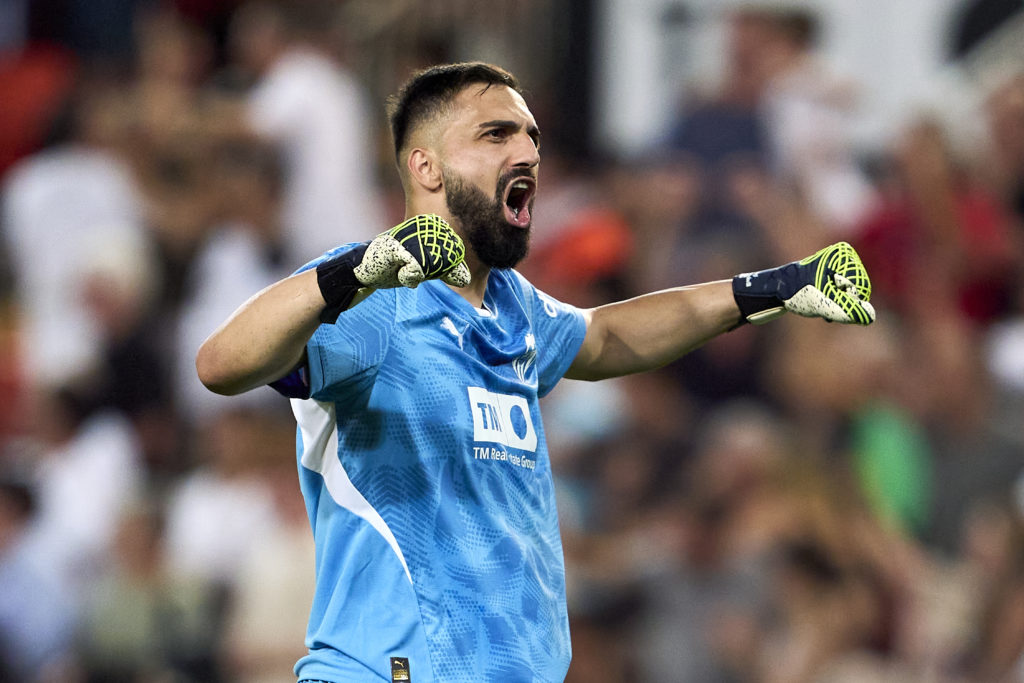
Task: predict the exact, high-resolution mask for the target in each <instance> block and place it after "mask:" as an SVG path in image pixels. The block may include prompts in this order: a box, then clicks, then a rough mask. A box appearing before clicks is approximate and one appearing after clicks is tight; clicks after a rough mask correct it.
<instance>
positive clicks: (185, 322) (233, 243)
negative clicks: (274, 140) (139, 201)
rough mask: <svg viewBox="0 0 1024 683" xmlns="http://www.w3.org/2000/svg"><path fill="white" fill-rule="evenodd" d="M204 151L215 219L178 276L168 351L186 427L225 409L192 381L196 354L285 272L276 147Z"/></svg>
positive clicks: (227, 143)
mask: <svg viewBox="0 0 1024 683" xmlns="http://www.w3.org/2000/svg"><path fill="white" fill-rule="evenodd" d="M208 152H209V155H210V159H209V161H208V164H209V165H210V166H211V167H212V169H213V171H212V181H213V185H214V187H215V188H216V191H215V193H214V194H215V196H216V200H217V204H218V205H217V207H216V210H215V213H216V218H215V220H214V224H213V226H212V227H211V229H210V232H209V234H208V237H207V238H206V239H205V241H204V242H203V243H202V244H201V246H200V247H199V248H198V250H197V253H196V254H195V257H194V259H193V262H192V264H191V267H190V269H189V271H188V272H187V273H186V274H185V282H184V286H183V289H184V299H183V301H182V305H181V310H180V315H179V316H178V318H177V325H176V335H175V350H174V354H175V358H174V364H175V367H174V372H175V374H174V379H175V391H176V395H177V399H178V401H177V404H178V405H179V406H180V408H181V410H182V411H183V413H184V416H185V417H186V418H187V419H188V420H189V422H191V423H198V422H201V421H202V420H203V419H204V417H205V416H208V415H210V414H212V413H213V412H216V411H217V410H220V409H222V408H223V407H224V406H225V404H226V403H227V401H226V400H225V399H224V398H223V397H220V396H217V395H215V394H212V393H211V392H209V391H207V390H206V388H205V387H203V385H202V384H201V383H200V382H199V381H198V379H197V378H196V373H195V352H196V349H198V348H199V345H200V344H201V343H202V342H203V340H204V339H205V338H206V335H207V334H209V331H210V330H211V329H213V328H215V327H216V326H217V325H218V324H219V322H220V321H221V320H224V319H225V318H227V316H228V315H230V314H231V312H232V311H234V310H235V308H237V307H238V305H239V304H240V303H241V302H243V301H245V299H247V298H248V297H249V296H250V295H251V294H252V292H255V291H259V290H261V289H263V288H264V287H266V286H268V285H270V284H271V283H273V282H275V281H277V280H278V279H280V278H282V277H285V276H286V275H288V274H289V273H290V272H291V269H290V268H287V267H285V265H284V263H283V261H284V246H283V242H282V229H281V212H280V208H281V196H282V183H283V182H284V177H283V168H282V167H281V162H280V159H279V158H278V155H277V153H276V151H275V149H274V148H273V147H271V146H269V145H268V144H266V143H264V142H261V141H259V140H256V139H251V138H247V137H243V138H237V139H227V140H222V141H220V142H218V143H217V144H216V145H214V146H213V147H212V148H211V149H209V150H208ZM274 397H275V395H274V394H273V393H272V392H270V391H267V392H265V394H264V395H263V396H262V398H263V399H264V402H267V399H269V400H271V401H273V402H274V403H276V399H275V398H274ZM257 400H258V399H257Z"/></svg>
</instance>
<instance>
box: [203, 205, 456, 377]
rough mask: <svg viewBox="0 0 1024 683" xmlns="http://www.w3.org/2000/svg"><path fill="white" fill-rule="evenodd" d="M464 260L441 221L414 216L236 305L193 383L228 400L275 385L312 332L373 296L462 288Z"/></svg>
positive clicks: (208, 344) (209, 344)
mask: <svg viewBox="0 0 1024 683" xmlns="http://www.w3.org/2000/svg"><path fill="white" fill-rule="evenodd" d="M464 257H465V247H464V245H463V243H462V240H461V239H460V238H459V236H458V235H456V234H455V232H454V231H452V229H451V227H449V226H448V224H447V223H446V222H445V221H443V220H442V219H441V218H440V217H438V216H434V215H419V216H413V217H412V218H410V219H408V220H406V221H404V222H403V223H401V224H400V225H398V226H395V227H394V228H392V229H391V230H389V231H388V232H385V233H382V234H380V235H378V236H377V237H376V238H374V240H373V241H372V242H369V243H367V244H361V245H358V246H355V247H353V248H351V249H349V250H347V251H343V252H341V253H338V254H335V255H333V256H332V257H331V258H328V259H326V260H324V261H322V262H321V263H320V264H319V265H318V266H317V267H316V268H315V269H311V270H307V271H304V272H301V273H297V274H296V275H292V276H291V277H288V278H285V279H284V280H281V281H279V282H277V283H275V284H273V285H271V286H270V287H267V288H266V289H264V290H263V291H261V292H259V293H258V294H256V295H255V296H253V297H252V298H251V299H249V300H248V301H246V302H245V303H244V304H242V306H241V307H239V309H238V310H237V311H235V312H234V313H233V314H232V315H231V317H230V318H228V319H227V321H225V322H224V324H222V325H221V326H220V327H219V328H217V330H216V331H215V332H214V333H213V334H211V335H210V336H209V337H208V338H207V339H206V341H204V342H203V344H202V346H200V347H199V352H198V353H197V354H196V371H197V372H198V373H199V379H200V380H201V381H202V383H203V384H204V385H206V387H207V388H208V389H210V390H211V391H214V392H216V393H218V394H227V395H233V394H240V393H242V392H244V391H249V390H250V389H255V388H256V387H258V386H262V385H264V384H267V383H268V382H271V381H274V380H277V379H279V378H281V377H283V376H284V375H286V374H288V373H289V372H290V371H291V370H293V369H294V368H295V367H296V366H297V365H298V364H299V363H301V362H302V360H303V357H304V355H305V352H306V343H307V342H308V341H309V340H310V338H311V337H312V336H313V333H314V332H316V329H317V327H319V326H320V325H321V324H322V323H333V322H334V321H335V320H336V319H337V317H338V315H340V314H341V312H342V311H344V310H345V309H347V308H350V307H351V306H354V305H355V304H357V303H358V302H359V301H360V300H361V299H362V298H365V296H366V295H368V294H369V293H370V292H372V291H373V290H374V289H381V288H390V287H415V286H417V285H418V284H419V283H420V282H422V281H423V280H426V279H431V278H439V279H441V280H444V281H445V282H447V283H449V284H451V285H454V286H457V287H465V286H466V285H468V284H469V269H468V268H467V267H466V265H465V263H463V260H464Z"/></svg>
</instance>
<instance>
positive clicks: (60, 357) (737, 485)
mask: <svg viewBox="0 0 1024 683" xmlns="http://www.w3.org/2000/svg"><path fill="white" fill-rule="evenodd" d="M469 59H482V60H488V61H493V62H496V63H499V64H501V65H503V66H505V67H507V68H509V69H510V70H512V71H513V72H515V73H516V74H517V75H518V76H519V77H520V79H521V81H522V82H523V84H524V85H525V87H526V89H527V91H528V93H527V94H528V98H527V99H528V102H529V104H530V106H531V108H532V110H533V112H534V114H535V115H536V117H537V119H538V121H539V123H540V126H541V128H542V129H543V130H544V149H543V152H544V163H543V164H542V172H541V188H542V190H541V193H540V196H539V198H538V200H537V205H536V210H535V216H536V219H535V223H534V226H535V227H534V243H533V248H532V252H531V255H530V256H529V258H528V259H527V261H526V262H524V264H523V265H522V268H521V269H522V270H523V272H524V273H526V274H527V275H528V276H529V277H530V278H532V279H533V280H534V282H535V283H536V284H537V285H538V286H539V287H541V288H542V289H544V290H546V291H548V292H549V293H550V294H552V295H554V296H555V297H558V298H561V299H563V300H565V301H567V302H569V303H572V304H575V305H578V306H590V305H594V304H597V303H603V302H606V301H609V300H612V299H617V298H621V297H627V296H632V295H636V294H639V293H642V292H646V291H650V290H652V289H655V288H662V287H668V286H675V285H680V284H687V283H692V282H698V281H703V280H708V279H719V278H723V277H728V276H730V275H732V274H734V273H736V272H741V271H749V270H756V269H761V268H765V267H769V266H773V265H777V264H779V263H783V262H786V261H790V260H793V259H796V258H800V257H803V256H805V255H807V254H810V253H812V252H814V251H816V250H817V249H819V248H820V247H822V246H824V245H826V244H828V243H831V242H833V241H837V240H839V239H845V240H848V241H850V242H851V243H853V244H854V245H855V246H856V247H857V249H858V250H859V251H860V253H861V255H862V256H863V258H864V261H865V263H866V265H867V267H868V269H869V271H870V273H871V275H872V278H873V281H874V297H873V301H874V302H875V305H876V308H877V309H878V311H879V319H878V322H877V323H876V324H874V325H873V326H871V327H870V328H865V329H852V328H847V327H840V326H837V325H826V324H822V323H820V322H813V321H807V320H803V319H783V320H780V321H778V322H775V323H773V324H771V325H769V326H766V327H751V326H746V327H743V328H741V329H738V330H736V331H734V332H732V333H730V334H728V335H725V336H723V337H721V338H719V339H716V340H714V341H713V342H711V343H709V344H708V345H707V346H706V347H704V348H702V349H700V350H699V351H697V352H695V353H693V354H692V355H690V356H688V357H686V358H684V359H682V360H681V361H679V362H677V363H675V364H673V365H671V366H668V367H666V368H664V369H662V370H660V371H658V372H655V373H648V374H645V375H640V376H634V377H629V378H623V379H619V380H613V381H606V382H602V383H598V384H583V383H575V382H563V383H562V384H561V385H559V387H558V388H557V389H556V390H555V391H554V392H553V393H552V394H551V395H550V396H549V397H548V398H546V399H545V401H544V403H543V407H544V412H545V425H546V431H547V432H548V435H549V440H550V448H551V458H552V463H553V467H554V470H555V472H556V476H557V483H558V487H559V489H560V492H559V496H560V516H561V524H562V531H563V535H564V543H565V552H566V558H567V564H568V588H569V607H570V616H571V620H572V629H573V630H572V633H573V648H574V659H573V664H572V669H571V670H570V674H569V679H568V680H569V681H587V682H590V683H601V682H605V681H607V682H631V681H637V682H647V681H655V680H657V681H664V682H670V681H686V682H697V683H717V682H746V681H750V682H763V683H790V682H792V683H802V682H805V681H806V682H821V681H823V682H846V681H849V682H866V683H873V682H879V683H881V682H890V681H891V682H897V681H898V682H903V681H927V682H946V681H950V682H958V683H959V682H963V683H982V682H1000V681H1019V680H1024V659H1022V650H1024V476H1022V475H1024V431H1022V429H1021V426H1022V424H1024V281H1022V280H1021V270H1022V266H1024V257H1022V253H1024V252H1022V237H1024V226H1022V218H1024V5H1022V3H1020V2H1017V1H1016V0H900V2H889V1H887V0H860V1H859V2H857V3H850V2H844V1H843V0H817V1H816V2H813V1H811V0H807V1H806V2H800V3H792V2H790V3H782V2H774V1H772V2H734V1H731V0H730V1H727V0H516V2H500V3H499V2H491V3H480V2H471V1H469V0H434V1H432V2H429V3H426V2H414V1H413V0H349V1H348V2H341V1H338V2H315V1H311V0H293V1H290V2H274V1H272V0H259V1H256V2H249V1H244V0H164V1H158V0H31V1H30V0H0V396H2V399H0V680H2V681H30V682H39V681H43V682H50V681H61V682H71V683H93V682H96V683H107V682H112V683H117V682H121V681H124V682H130V683H177V682H191V681H201V682H213V683H221V682H222V683H233V682H239V683H243V682H262V681H288V680H293V678H292V676H291V673H290V669H291V666H292V664H293V663H294V661H295V660H296V659H297V658H298V657H299V656H301V654H302V653H303V645H302V637H303V634H304V629H305V620H306V616H307V611H308V608H309V603H310V599H311V595H312V590H313V586H312V579H313V574H312V563H313V552H312V539H311V535H310V532H309V529H308V522H307V521H306V518H305V511H304V508H303V505H302V501H301V498H300V495H299V490H298V485H297V478H296V476H295V464H294V450H293V448H294V423H293V421H292V417H291V414H290V411H289V407H288V404H287V402H286V401H285V400H284V399H283V398H280V397H278V396H277V395H276V394H274V393H273V392H272V391H271V390H269V389H262V390H257V391H254V392H252V393H250V394H248V395H246V396H244V397H240V398H234V399H223V398H219V397H217V396H215V395H213V394H210V393H209V392H207V391H205V389H203V387H202V386H201V385H200V384H199V382H198V380H197V379H196V376H195V372H194V368H193V358H194V354H195V351H196V349H197V347H198V345H199V344H200V342H201V341H202V340H203V339H204V338H205V336H206V335H207V334H209V333H210V332H211V331H212V330H213V329H214V328H215V327H216V326H217V325H218V324H219V323H220V322H221V321H222V320H223V319H224V318H225V317H226V316H227V315H228V314H229V313H230V312H231V311H232V310H234V309H235V307H237V306H238V305H239V304H240V303H242V302H243V301H244V300H245V299H246V298H248V297H249V296H250V295H251V294H253V293H254V292H256V291H258V290H259V289H260V288H262V287H263V286H265V285H267V284H269V283H271V282H273V281H274V280H276V279H277V278H279V277H282V276H284V275H286V274H288V273H290V272H291V271H292V270H294V269H295V268H296V267H298V266H299V265H301V264H302V263H304V262H306V261H307V260H309V259H311V258H313V257H314V256H316V255H318V254H319V253H321V252H322V251H323V250H325V249H327V248H330V247H332V246H335V245H336V244H339V243H342V242H347V241H352V240H365V239H369V238H370V237H372V236H373V235H375V234H376V233H378V232H380V231H382V230H383V229H385V228H387V227H389V226H390V225H392V224H394V223H396V222H398V221H399V220H400V218H401V216H402V211H403V206H402V198H401V192H400V187H399V185H398V182H397V179H396V174H395V171H394V167H393V161H392V154H391V151H390V147H389V144H390V143H389V141H388V137H387V130H386V126H385V125H384V113H383V105H384V99H385V97H386V96H387V95H388V94H390V93H392V92H393V91H394V90H395V89H396V88H397V86H398V85H399V84H400V83H401V82H402V81H403V80H404V79H405V78H406V77H407V76H408V75H409V74H410V73H411V71H412V70H413V69H415V68H419V67H423V66H426V65H429V64H433V63H437V62H446V61H456V60H469Z"/></svg>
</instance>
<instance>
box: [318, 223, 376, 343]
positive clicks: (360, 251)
mask: <svg viewBox="0 0 1024 683" xmlns="http://www.w3.org/2000/svg"><path fill="white" fill-rule="evenodd" d="M368 246H369V243H368V242H367V243H364V244H359V245H357V246H355V247H353V248H351V249H349V250H348V251H345V252H342V253H340V254H338V255H336V256H332V257H331V258H329V259H327V260H325V261H322V262H321V263H320V264H319V265H317V267H316V283H317V285H318V286H319V287H320V294H321V296H323V298H324V301H325V302H326V306H324V310H323V311H321V312H320V322H322V323H327V324H333V323H334V322H335V321H336V320H337V319H338V316H339V315H341V312H342V311H344V310H345V309H346V308H348V306H349V304H351V303H352V299H354V298H355V296H356V293H357V292H359V289H360V288H361V287H363V283H361V282H360V281H359V280H358V279H357V278H356V275H355V273H354V272H353V270H354V269H355V267H356V266H358V265H359V264H360V263H361V262H362V260H363V255H364V254H365V253H366V248H367V247H368Z"/></svg>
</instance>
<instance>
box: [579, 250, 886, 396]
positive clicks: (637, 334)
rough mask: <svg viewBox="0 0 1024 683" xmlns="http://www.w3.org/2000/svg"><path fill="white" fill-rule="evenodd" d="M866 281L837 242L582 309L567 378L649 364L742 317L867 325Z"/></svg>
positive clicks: (608, 373)
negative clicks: (771, 263)
mask: <svg viewBox="0 0 1024 683" xmlns="http://www.w3.org/2000/svg"><path fill="white" fill-rule="evenodd" d="M870 297H871V283H870V280H869V279H868V275H867V271H865V269H864V266H863V264H862V263H861V261H860V257H858V256H857V253H856V252H855V251H854V250H853V247H851V246H850V245H848V244H846V243H845V242H840V243H838V244H834V245H832V246H830V247H826V248H825V249H822V250H821V251H819V252H818V253H816V254H814V255H813V256H809V257H807V258H806V259H803V260H802V261H794V262H793V263H787V264H786V265H784V266H781V267H779V268H772V269H769V270H763V271H760V272H756V273H744V274H741V275H737V276H736V277H734V278H733V279H732V280H731V281H730V280H721V281H717V282H708V283H704V284H700V285H693V286H689V287H677V288H674V289H666V290H663V291H660V292H655V293H653V294H646V295H644V296H640V297H637V298H635V299H629V300H627V301H621V302H618V303H614V304H608V305H606V306H599V307H597V308H593V309H590V310H589V311H586V312H585V313H584V315H585V316H586V318H587V334H586V336H585V337H584V339H583V344H582V346H581V347H580V350H579V352H578V353H577V355H576V359H575V360H574V361H573V363H572V365H571V366H570V367H569V370H568V372H567V373H566V375H565V376H566V377H568V378H570V379H585V380H597V379H604V378H606V377H616V376H619V375H627V374H631V373H634V372H641V371H643V370H652V369H654V368H657V367H661V366H662V365H665V364H666V363H669V362H671V361H673V360H675V359H677V358H679V357H680V356H682V355H683V354H686V353H688V352H690V351H692V350H693V349H695V348H697V347H698V346H700V345H701V344H703V343H704V342H706V341H708V340H709V339H711V338H712V337H715V336H717V335H719V334H722V333H723V332H727V331H728V330H731V329H732V328H734V327H736V326H737V325H739V324H741V323H743V322H752V323H764V322H767V321H769V320H773V319H774V318H776V317H778V316H780V315H782V314H783V313H785V312H786V311H791V312H793V313H796V314H798V315H803V316H806V317H812V318H823V319H825V320H827V321H829V322H840V323H852V324H859V325H867V324H870V323H871V322H872V321H873V320H874V319H875V312H874V309H873V308H872V307H871V304H870V303H868V299H870Z"/></svg>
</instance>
